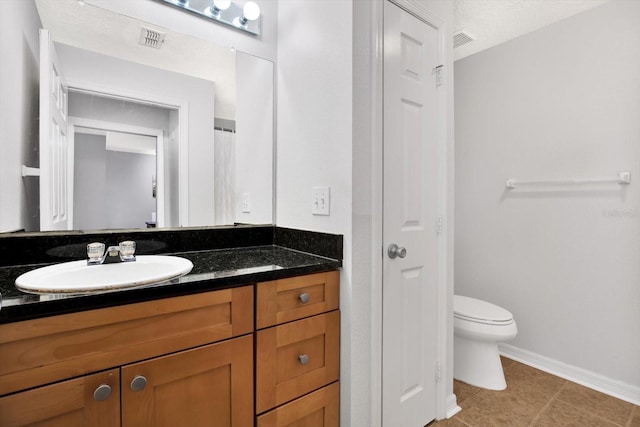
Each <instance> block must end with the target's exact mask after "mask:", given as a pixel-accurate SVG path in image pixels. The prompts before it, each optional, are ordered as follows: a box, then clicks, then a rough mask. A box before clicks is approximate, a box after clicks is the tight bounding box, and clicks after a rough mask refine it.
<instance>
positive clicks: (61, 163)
mask: <svg viewBox="0 0 640 427" xmlns="http://www.w3.org/2000/svg"><path fill="white" fill-rule="evenodd" d="M67 102H68V89H67V85H66V83H65V80H64V75H63V74H62V67H61V66H60V61H59V60H58V56H57V55H56V52H55V49H54V45H53V40H52V39H51V35H50V34H49V32H48V31H47V30H44V29H41V30H40V230H41V231H47V230H67V229H70V224H69V211H70V209H69V208H70V206H73V201H72V197H73V196H72V193H71V192H70V191H69V181H70V180H72V179H73V177H69V175H68V164H69V162H73V152H72V151H71V150H69V149H68V143H67Z"/></svg>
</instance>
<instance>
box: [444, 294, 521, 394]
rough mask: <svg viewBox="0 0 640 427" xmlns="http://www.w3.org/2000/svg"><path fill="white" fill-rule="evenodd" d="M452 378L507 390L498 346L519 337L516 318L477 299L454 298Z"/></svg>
mask: <svg viewBox="0 0 640 427" xmlns="http://www.w3.org/2000/svg"><path fill="white" fill-rule="evenodd" d="M453 316H454V318H453V353H454V362H453V377H454V378H455V379H457V380H459V381H462V382H465V383H467V384H471V385H474V386H476V387H481V388H486V389H489V390H504V389H505V388H507V382H506V381H505V379H504V372H503V370H502V363H500V354H499V353H498V342H500V341H506V340H510V339H513V338H515V336H516V334H517V333H518V328H517V327H516V322H515V320H513V315H512V314H511V313H510V312H509V311H507V310H505V309H504V308H502V307H498V306H497V305H494V304H491V303H488V302H486V301H482V300H479V299H475V298H469V297H464V296H461V295H454V296H453Z"/></svg>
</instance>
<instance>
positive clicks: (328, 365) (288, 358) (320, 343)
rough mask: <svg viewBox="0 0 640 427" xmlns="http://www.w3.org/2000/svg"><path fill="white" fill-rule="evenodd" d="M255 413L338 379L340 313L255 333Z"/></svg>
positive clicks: (331, 313)
mask: <svg viewBox="0 0 640 427" xmlns="http://www.w3.org/2000/svg"><path fill="white" fill-rule="evenodd" d="M256 346H257V350H256V413H258V414H260V413H262V412H264V411H268V410H269V409H272V408H274V407H276V406H278V405H281V404H283V403H285V402H288V401H290V400H293V399H296V398H298V397H300V396H302V395H303V394H305V393H308V392H310V391H313V390H316V389H318V388H320V387H323V386H325V385H327V384H329V383H332V382H334V381H336V380H337V379H338V377H339V367H340V312H338V311H337V310H336V311H332V312H329V313H325V314H319V315H317V316H313V317H309V318H307V319H302V320H298V321H295V322H291V323H285V324H284V325H279V326H275V327H273V328H267V329H263V330H261V331H258V332H257V333H256Z"/></svg>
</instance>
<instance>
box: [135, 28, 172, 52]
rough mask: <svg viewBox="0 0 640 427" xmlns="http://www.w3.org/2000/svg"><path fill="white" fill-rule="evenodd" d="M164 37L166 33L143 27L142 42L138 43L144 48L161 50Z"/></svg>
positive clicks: (141, 31)
mask: <svg viewBox="0 0 640 427" xmlns="http://www.w3.org/2000/svg"><path fill="white" fill-rule="evenodd" d="M164 36H165V34H164V33H161V32H159V31H156V30H152V29H150V28H145V27H142V28H141V30H140V40H138V43H140V44H141V45H143V46H148V47H153V48H156V49H160V47H161V46H162V43H164Z"/></svg>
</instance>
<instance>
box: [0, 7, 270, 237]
mask: <svg viewBox="0 0 640 427" xmlns="http://www.w3.org/2000/svg"><path fill="white" fill-rule="evenodd" d="M167 11H168V12H167V13H180V12H178V11H175V10H173V8H170V7H168V8H167ZM0 19H1V20H2V21H1V22H0V64H1V66H2V68H1V71H2V72H0V98H1V100H0V103H1V104H0V107H1V108H2V114H1V115H0V136H1V139H0V232H2V233H7V232H20V231H26V232H34V231H50V230H112V229H136V228H168V227H171V228H174V227H180V226H211V225H227V224H233V223H253V224H265V223H269V224H270V223H273V212H274V205H273V200H274V198H273V182H274V179H273V176H274V171H273V147H274V143H273V136H274V132H273V126H274V118H273V114H274V113H273V111H274V90H273V82H274V66H273V63H272V62H270V61H268V60H265V59H262V58H259V57H256V56H253V55H249V54H245V53H242V52H236V51H234V50H231V49H229V48H228V47H223V46H219V45H216V44H214V43H212V42H211V41H205V40H200V39H198V38H196V37H193V36H188V35H185V34H180V33H177V32H174V31H171V30H169V29H166V28H163V27H161V26H158V25H155V24H154V23H153V22H146V21H143V20H138V19H134V18H131V17H128V16H125V15H124V14H119V13H116V12H113V11H110V10H106V9H104V8H101V7H98V6H96V5H94V4H91V2H78V1H77V0H8V1H1V2H0Z"/></svg>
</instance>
